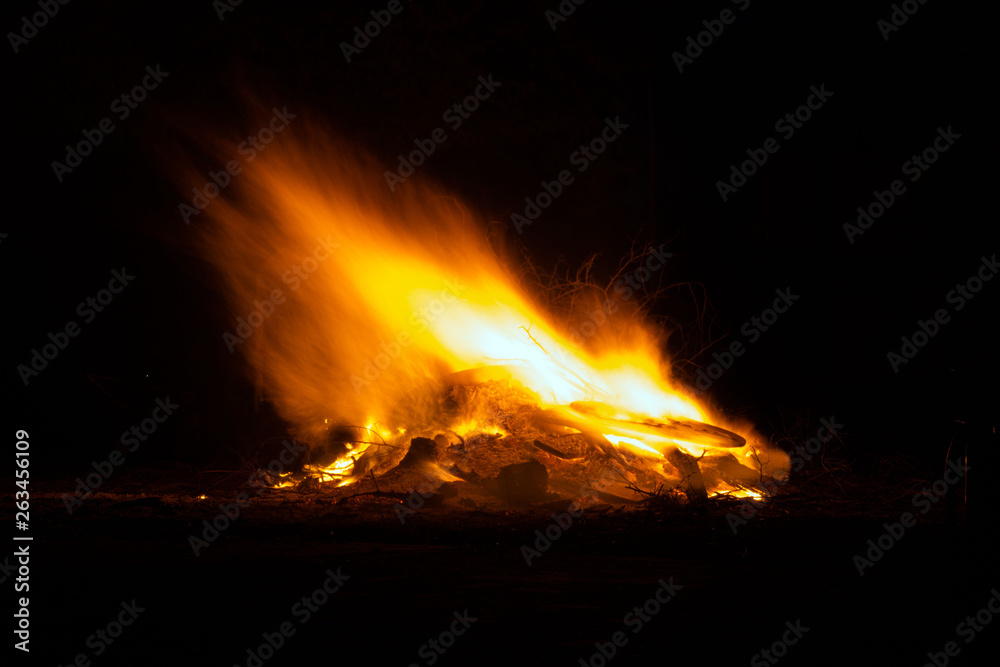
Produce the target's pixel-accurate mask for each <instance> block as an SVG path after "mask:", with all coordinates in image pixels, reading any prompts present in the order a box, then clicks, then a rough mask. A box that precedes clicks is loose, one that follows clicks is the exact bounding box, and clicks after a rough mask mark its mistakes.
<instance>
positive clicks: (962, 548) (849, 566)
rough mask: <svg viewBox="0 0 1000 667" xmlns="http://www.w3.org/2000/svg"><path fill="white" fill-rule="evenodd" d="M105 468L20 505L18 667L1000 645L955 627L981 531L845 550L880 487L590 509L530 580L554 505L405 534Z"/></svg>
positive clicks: (978, 568)
mask: <svg viewBox="0 0 1000 667" xmlns="http://www.w3.org/2000/svg"><path fill="white" fill-rule="evenodd" d="M124 473H125V471H122V475H121V478H120V479H117V478H116V480H115V482H116V484H115V485H111V484H110V482H109V489H108V490H102V492H101V493H99V494H97V495H96V496H94V497H92V498H90V499H88V500H86V501H85V502H84V503H83V504H82V506H79V507H75V508H74V511H73V514H72V515H70V514H68V513H67V511H66V508H65V504H64V502H63V500H62V499H61V498H60V496H61V494H62V493H63V492H65V491H68V490H69V489H71V488H72V481H71V480H61V481H58V482H56V481H53V482H48V483H45V484H38V485H37V487H36V488H35V490H34V491H33V496H32V499H33V508H32V509H33V511H32V515H33V520H34V525H33V532H34V534H35V535H36V537H35V541H34V542H33V543H32V545H31V549H32V554H33V556H34V558H33V560H32V577H33V579H32V593H33V599H32V607H31V609H32V619H33V623H34V624H35V625H34V628H35V632H34V634H33V637H32V640H33V641H32V646H33V649H34V650H33V656H32V657H33V658H40V657H41V655H40V654H44V655H45V656H46V657H47V658H48V659H49V660H48V662H46V664H60V665H68V664H71V663H72V661H73V660H74V659H75V657H76V656H77V655H78V654H79V653H84V654H86V655H87V657H88V658H89V659H91V660H92V664H95V665H97V664H100V665H108V664H143V665H247V664H248V659H249V658H248V654H247V650H248V648H253V649H256V647H258V646H259V645H260V644H261V642H262V639H261V637H262V633H273V632H275V631H276V630H278V629H279V627H280V626H281V625H282V623H285V622H290V623H291V627H293V628H294V630H295V632H294V634H293V635H292V636H291V637H290V638H288V639H287V641H286V642H284V644H283V646H282V647H281V648H280V649H279V650H278V651H277V653H276V654H275V655H274V656H273V657H271V658H270V659H268V660H266V661H264V663H263V664H266V665H279V664H280V665H286V664H287V665H300V664H370V665H389V664H397V665H408V664H414V663H415V664H420V665H429V664H432V659H433V663H435V664H441V665H449V664H450V665H494V664H496V665H505V664H516V665H522V664H523V665H555V664H565V665H579V664H580V662H579V661H580V659H581V658H582V659H583V660H584V661H590V659H591V656H592V655H593V654H594V653H595V650H596V648H595V643H597V642H601V643H607V642H609V641H612V638H613V636H614V635H615V633H616V632H619V631H621V632H623V633H624V635H623V636H624V638H625V639H626V641H625V642H624V646H623V647H621V648H618V649H617V650H616V655H615V657H614V658H613V659H612V661H611V662H612V663H613V664H642V665H652V664H656V665H661V664H705V665H736V664H768V663H767V662H766V661H765V662H761V661H760V659H758V661H757V662H751V661H752V660H753V659H754V656H755V654H757V653H758V652H759V651H761V650H762V649H764V648H767V647H769V646H770V645H771V644H773V643H774V642H776V641H778V642H780V640H781V638H782V635H783V633H785V631H786V629H787V628H786V622H791V623H792V624H793V625H794V624H795V623H796V622H800V625H801V626H802V627H806V628H808V630H807V631H805V634H804V635H803V636H802V638H801V640H798V641H797V642H796V644H795V645H793V646H790V647H789V648H788V651H787V655H786V656H785V657H784V658H783V659H782V660H781V664H786V665H791V664H803V665H867V664H872V665H875V664H881V665H922V664H924V662H925V661H926V660H927V659H928V658H927V655H926V654H927V652H928V651H932V652H936V651H942V650H944V646H945V644H946V642H948V641H955V642H957V644H958V646H959V648H960V655H959V658H958V659H957V660H956V659H953V660H952V664H975V665H980V664H990V663H991V662H992V660H991V659H987V657H986V656H987V655H989V654H988V648H989V647H988V644H989V643H991V641H992V639H993V637H992V636H993V635H996V634H997V633H998V632H1000V628H998V627H995V626H993V627H990V626H986V627H984V628H983V630H982V632H981V633H978V634H977V635H976V636H975V638H974V639H973V641H972V643H968V644H967V643H966V642H965V641H964V638H963V637H962V636H959V635H958V634H956V626H957V625H958V624H959V623H960V622H961V621H962V620H963V619H964V618H965V617H966V616H967V615H969V614H973V615H974V614H975V613H976V612H977V611H979V610H980V609H982V608H983V607H985V606H986V603H987V601H988V599H989V598H990V596H991V590H992V589H993V588H994V587H997V586H1000V578H998V577H997V576H996V575H997V567H996V563H997V562H998V555H1000V549H998V542H997V540H996V539H995V532H991V530H992V529H991V528H989V522H988V521H987V520H985V519H984V520H983V521H979V519H978V518H977V517H976V516H972V515H969V516H966V515H965V514H964V513H960V514H959V520H958V522H957V523H958V525H954V524H952V523H950V522H949V521H947V520H946V516H945V513H944V511H943V508H941V507H940V506H941V505H943V503H938V504H937V506H936V507H935V509H933V510H931V511H930V512H929V513H928V514H927V515H925V516H921V517H920V519H919V521H918V523H917V525H916V526H914V527H912V528H908V529H905V531H904V533H903V535H902V536H901V537H900V538H899V539H898V540H895V541H894V542H895V543H894V544H893V546H891V548H890V549H889V550H888V552H887V553H886V554H885V555H884V556H883V557H881V559H880V560H879V561H878V562H875V563H874V564H873V565H872V566H871V567H868V568H866V569H865V571H864V576H859V573H858V569H857V566H856V565H855V563H854V562H853V560H852V559H853V557H854V556H855V555H859V554H863V553H864V552H865V551H866V550H867V549H868V545H867V542H868V540H869V539H875V540H877V539H878V538H879V536H880V535H881V534H882V533H883V532H884V528H883V524H884V523H885V522H887V521H889V522H897V521H898V520H899V518H900V515H901V514H902V513H903V512H905V511H914V509H915V508H914V506H913V505H912V502H911V497H910V496H907V497H905V498H900V499H896V500H894V501H885V500H882V499H879V498H878V490H877V489H869V493H867V497H865V495H866V494H853V495H850V494H849V495H848V496H847V497H841V498H836V497H835V496H834V495H832V494H827V493H824V494H819V493H813V494H811V495H810V494H805V493H803V492H802V491H800V490H798V489H795V488H792V487H791V486H789V487H788V488H786V489H782V492H783V493H782V495H779V496H777V497H775V498H774V499H773V500H772V501H771V502H770V503H769V504H768V505H767V506H766V507H764V508H763V509H761V510H760V511H759V512H758V513H757V515H756V516H753V517H750V518H749V519H748V520H747V522H746V523H745V524H743V525H739V526H737V527H736V530H735V531H734V530H732V529H731V526H730V524H731V522H732V519H731V517H730V518H729V519H727V514H730V513H738V512H739V505H737V504H735V503H725V502H721V503H720V502H715V503H713V502H710V503H709V504H708V505H706V506H703V507H698V508H695V507H690V506H687V507H683V506H669V505H664V506H662V507H661V508H659V509H658V510H657V511H650V510H648V509H642V508H638V507H616V506H610V505H607V504H595V505H593V506H591V507H587V508H584V509H582V510H581V511H580V512H579V514H580V515H579V516H578V517H576V518H574V519H573V520H572V524H570V525H569V526H568V527H567V528H565V530H563V531H562V534H561V535H559V536H558V537H557V539H555V540H554V541H553V542H552V543H551V545H550V546H549V547H548V548H547V549H545V550H542V551H539V552H538V555H535V556H534V557H533V558H532V559H531V560H532V562H531V564H530V566H529V564H528V563H527V562H526V558H525V556H524V552H523V550H522V546H523V545H531V544H533V543H534V542H535V540H536V539H537V534H536V533H535V531H536V530H544V529H545V528H546V527H547V526H549V525H550V524H552V519H551V514H552V513H553V512H558V510H559V508H562V507H565V506H566V504H567V503H566V501H561V503H560V502H556V503H553V504H549V505H545V506H544V507H521V508H510V507H505V506H504V503H502V502H501V501H499V500H495V499H494V500H493V501H492V502H489V503H487V504H486V506H485V507H483V506H482V505H476V503H475V502H471V501H470V500H469V499H468V498H465V499H463V495H462V494H458V495H456V496H454V497H452V498H449V499H446V500H442V499H441V498H434V499H432V500H430V501H428V504H427V505H426V506H424V507H422V508H420V509H419V510H417V511H416V512H415V513H413V514H407V515H406V516H405V517H404V518H405V521H401V520H400V513H399V511H398V508H399V507H400V506H399V503H400V500H398V499H397V498H395V497H392V496H390V495H365V496H358V497H355V498H347V499H346V500H345V499H344V498H346V496H347V495H348V493H347V492H345V491H343V490H341V491H339V492H336V493H316V494H300V493H295V492H291V491H271V490H268V491H264V492H262V493H259V494H257V492H256V491H255V490H254V489H252V488H248V487H245V486H243V481H244V480H245V477H246V476H245V475H242V474H230V475H227V474H224V473H195V472H192V471H189V470H181V469H160V470H137V471H135V473H134V474H132V475H129V476H126V475H125V474H124ZM138 480H143V482H142V484H141V485H139V484H138ZM849 488H853V487H849ZM241 491H243V492H248V493H249V495H250V497H251V498H252V500H251V501H250V502H249V504H248V506H247V507H246V508H245V509H244V510H243V512H242V515H241V516H240V517H239V518H238V519H236V520H234V521H233V522H232V524H231V525H230V526H229V527H228V528H227V529H225V530H223V531H222V532H221V534H220V536H219V537H218V538H217V539H215V540H214V541H208V543H207V545H206V546H202V547H201V548H200V549H199V552H200V553H199V555H198V556H196V555H195V553H194V549H193V548H192V546H191V544H190V540H189V538H190V536H192V535H195V534H198V535H200V534H201V533H202V531H203V529H204V525H203V524H202V521H203V520H205V519H208V520H212V519H213V518H214V517H215V516H216V515H218V513H219V505H220V504H225V503H231V502H233V501H234V500H235V499H236V498H237V497H238V494H239V493H240V492H241ZM383 491H386V489H385V488H383ZM202 494H204V495H206V497H205V498H204V499H199V498H198V496H199V495H202ZM855 496H856V497H855ZM430 505H433V506H430ZM550 532H552V533H553V534H555V533H556V531H555V529H550ZM885 539H887V538H885ZM536 546H537V545H536ZM542 546H544V544H542ZM327 570H332V572H334V573H337V572H339V573H340V574H342V575H346V576H347V577H349V579H344V580H342V587H341V588H340V590H339V591H337V592H336V593H335V594H333V595H332V596H330V597H329V599H328V600H327V601H326V602H325V604H321V605H317V610H316V611H315V612H310V617H309V618H308V620H306V618H305V614H304V612H303V611H302V607H299V608H298V609H297V610H296V609H295V605H296V603H297V602H299V601H300V600H301V599H302V597H303V596H309V595H312V594H313V592H314V591H315V590H316V589H317V588H320V587H322V585H323V583H324V580H325V579H327V577H328V575H327V574H326V572H327ZM661 579H663V580H666V581H667V582H668V583H669V582H670V581H671V580H672V582H673V584H675V585H676V586H679V587H680V588H677V589H675V595H674V597H673V598H672V599H670V601H669V602H668V603H666V604H665V605H663V606H662V607H661V608H660V609H659V611H658V612H655V613H653V614H651V615H650V616H648V621H642V624H641V628H640V627H639V621H638V620H636V617H634V616H633V617H631V618H629V619H628V620H626V615H627V614H628V613H629V612H630V611H631V610H632V609H633V608H634V607H636V606H642V605H644V604H646V603H647V601H649V600H650V599H651V598H652V597H653V596H654V594H655V593H656V591H657V589H658V588H659V587H660V583H658V582H660V580H661ZM36 591H37V592H36ZM662 595H664V594H663V593H661V596H662ZM321 597H322V596H321ZM321 597H320V599H321ZM133 599H134V600H135V601H136V604H137V605H138V606H139V607H141V608H142V609H144V611H142V612H140V613H139V616H138V618H137V620H136V621H135V622H134V623H133V624H132V625H131V626H130V627H128V628H125V631H124V632H123V634H122V635H121V636H120V638H119V639H118V640H116V641H114V643H113V644H111V645H110V646H107V647H106V650H104V651H103V652H102V654H101V655H100V656H97V655H95V653H96V650H97V648H98V647H99V646H100V644H99V642H98V641H95V640H91V642H90V646H89V647H88V645H87V643H88V637H89V636H90V635H91V634H92V633H94V632H95V631H96V630H98V629H100V628H103V627H105V626H106V625H107V624H108V623H109V622H111V621H113V620H114V619H115V617H116V616H117V615H118V613H119V612H120V610H121V603H122V602H126V603H128V602H131V601H132V600H133ZM67 601H71V602H70V603H67ZM994 604H996V603H994ZM656 607H657V605H654V604H652V603H650V606H649V608H650V609H655V608H656ZM466 610H468V615H469V616H471V617H473V618H475V619H476V620H475V621H474V622H472V623H471V625H470V627H469V629H468V630H467V631H466V632H464V633H463V634H462V636H459V637H457V638H456V640H455V642H454V645H452V646H451V647H450V648H448V649H447V650H446V651H445V652H444V654H443V655H441V656H440V658H439V659H438V656H436V655H435V653H434V652H433V650H431V649H430V648H429V647H428V648H424V650H423V652H422V653H421V647H422V646H423V645H424V644H426V643H427V642H429V641H430V640H431V639H435V638H437V637H439V635H440V634H441V633H442V632H444V631H446V630H448V629H449V626H450V625H451V624H452V621H454V620H455V617H454V615H453V614H454V613H455V612H457V613H458V614H459V615H461V614H462V613H464V612H466ZM303 621H305V622H303ZM286 627H287V626H286ZM458 627H460V626H456V628H458ZM787 636H789V637H792V635H787ZM621 637H622V636H619V638H621ZM444 642H445V643H450V642H449V641H448V637H445V638H444ZM154 649H155V650H154ZM777 650H778V652H779V653H784V651H783V650H782V649H781V647H779V648H778V649H777ZM977 650H978V651H979V652H980V653H982V655H978V656H977V655H976V652H977ZM36 651H37V653H35V652H36ZM265 655H266V651H265ZM39 664H41V663H39ZM249 664H250V665H256V664H257V663H256V662H254V661H252V660H251V661H250V663H249ZM591 664H595V665H600V664H603V663H602V661H601V659H600V658H595V659H594V660H593V661H592V662H591Z"/></svg>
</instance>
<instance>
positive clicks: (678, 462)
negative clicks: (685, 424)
mask: <svg viewBox="0 0 1000 667" xmlns="http://www.w3.org/2000/svg"><path fill="white" fill-rule="evenodd" d="M663 455H664V456H665V457H666V459H667V460H668V461H670V463H671V465H673V466H674V467H675V468H677V470H678V472H680V474H681V480H682V482H683V483H685V486H686V488H685V489H684V491H685V493H686V494H687V496H688V498H689V499H691V500H693V501H696V502H700V501H704V500H708V489H706V488H705V478H704V477H702V474H701V468H699V467H698V459H696V458H695V457H693V456H691V455H690V454H688V453H687V452H685V451H683V450H682V449H681V448H680V447H667V448H666V449H665V450H664V452H663Z"/></svg>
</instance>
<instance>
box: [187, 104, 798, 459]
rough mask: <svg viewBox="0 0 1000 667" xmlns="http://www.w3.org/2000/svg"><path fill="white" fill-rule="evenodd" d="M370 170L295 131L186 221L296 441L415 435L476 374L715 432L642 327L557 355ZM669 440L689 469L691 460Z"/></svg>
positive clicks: (474, 234)
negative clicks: (346, 429)
mask: <svg viewBox="0 0 1000 667" xmlns="http://www.w3.org/2000/svg"><path fill="white" fill-rule="evenodd" d="M235 153H236V151H235V150H234V151H233V152H232V154H230V155H229V158H231V157H233V155H234V154H235ZM382 171H383V169H382V167H381V166H380V165H378V164H376V163H374V162H373V161H372V160H371V159H370V158H368V157H366V156H364V155H362V154H359V152H357V151H356V150H353V149H351V148H349V147H348V146H346V145H345V144H343V143H340V142H339V141H336V140H334V139H332V138H330V136H329V135H328V134H326V133H324V132H321V131H317V130H316V129H315V128H312V127H310V126H309V125H308V124H306V123H305V122H304V121H303V122H300V123H298V124H297V125H296V126H295V127H293V128H291V130H290V131H286V132H284V133H283V134H282V135H280V136H278V137H277V138H276V139H275V140H274V141H273V143H271V144H270V145H268V146H267V148H266V150H264V151H262V152H260V153H259V154H257V155H256V156H255V159H254V160H253V161H252V162H247V163H244V164H243V165H242V171H241V173H239V174H238V175H236V176H234V177H233V179H232V182H231V183H230V184H229V186H228V188H227V189H226V190H225V192H224V193H222V194H221V195H220V196H218V197H216V198H215V199H213V200H212V201H211V202H209V204H208V206H206V207H205V209H204V211H203V212H202V213H201V214H200V215H199V216H197V217H195V218H193V219H192V221H191V226H190V228H191V231H194V232H195V233H197V234H200V235H201V236H202V238H203V240H204V249H205V253H206V256H207V258H208V259H209V260H210V261H211V262H212V263H213V264H214V265H215V266H216V267H217V268H218V269H219V273H220V275H221V276H222V278H223V280H224V281H225V284H226V286H227V288H228V289H227V294H228V296H229V306H230V309H231V313H232V318H233V322H234V323H233V328H232V329H231V330H230V331H228V332H225V342H226V344H227V345H228V346H229V347H231V348H234V349H238V350H239V351H240V352H242V353H243V354H244V355H245V356H246V359H247V360H248V362H249V365H250V366H251V367H252V369H254V371H255V372H256V373H257V374H258V376H259V378H260V379H261V380H262V383H263V386H264V387H265V388H266V390H267V392H268V395H269V397H270V398H271V399H272V400H273V401H274V403H275V405H276V407H277V409H278V411H279V412H280V414H281V415H282V416H283V417H284V418H285V419H287V420H288V421H290V422H291V423H293V424H296V425H298V427H299V428H301V429H303V430H304V431H306V432H316V431H318V430H319V429H322V428H324V425H325V424H328V423H331V421H335V422H342V423H347V424H367V425H369V426H371V427H372V428H373V429H376V430H379V429H381V430H382V431H384V433H383V434H382V437H385V436H391V435H393V434H396V433H401V432H402V429H409V431H410V432H416V431H419V430H420V429H421V428H425V427H429V426H431V425H432V424H431V422H432V419H433V416H434V415H436V414H438V407H439V403H440V397H441V394H442V391H443V390H444V388H445V386H446V383H447V381H448V380H447V378H448V376H449V375H450V374H453V373H456V372H459V371H468V370H469V369H489V370H480V371H479V373H480V374H481V375H480V377H491V373H494V372H496V373H500V374H509V376H510V377H512V378H514V379H515V380H517V381H519V382H520V383H521V384H523V386H524V387H525V388H527V389H528V390H530V391H531V392H533V393H534V394H535V395H536V396H537V401H538V403H539V405H540V407H541V408H545V409H548V408H556V407H557V406H560V407H561V408H562V409H565V406H568V405H569V404H570V403H573V402H593V403H597V404H600V405H602V406H606V408H607V409H610V410H611V411H612V412H615V413H617V417H618V418H621V419H632V418H637V417H639V418H645V419H654V420H655V419H664V418H686V419H690V420H696V421H698V422H710V423H714V424H717V425H720V426H725V424H723V423H721V420H720V419H719V418H718V416H717V415H716V414H715V413H714V412H713V411H712V409H711V408H710V406H708V405H705V404H703V403H699V402H698V401H697V400H695V398H693V397H692V396H691V395H689V394H687V393H686V392H684V391H682V390H679V389H678V388H677V387H675V386H673V385H672V384H671V381H670V378H669V366H668V365H667V364H666V363H665V360H664V359H662V358H661V354H660V351H659V349H658V348H657V345H656V343H655V341H656V336H655V332H654V331H652V330H651V329H649V328H648V327H647V326H646V325H645V324H643V323H642V322H641V321H638V320H636V319H635V318H629V317H627V316H625V315H622V316H621V317H618V318H616V321H615V322H614V323H613V325H612V326H613V327H615V328H616V329H617V330H618V331H619V332H621V331H623V330H624V331H627V332H628V336H620V335H619V336H616V337H615V340H616V341H621V340H623V339H624V340H627V341H628V342H627V343H625V344H622V343H620V342H619V343H617V344H616V345H615V346H614V347H609V346H607V345H604V346H602V345H600V341H601V340H604V338H603V337H595V338H594V339H593V340H592V341H588V344H587V349H582V348H581V347H580V346H577V345H574V344H573V343H572V342H571V341H570V339H569V337H568V336H567V335H566V334H565V330H564V329H563V328H562V326H561V323H559V322H555V321H553V319H552V318H551V317H550V316H549V315H547V314H546V313H545V312H541V311H540V310H539V309H538V308H536V307H534V306H533V305H532V303H531V300H530V299H529V298H527V297H526V296H525V295H524V294H523V293H522V292H521V291H520V290H519V289H518V288H517V287H516V285H515V281H513V280H512V279H511V277H510V275H509V273H508V271H507V269H506V268H505V267H506V266H508V264H507V263H506V262H505V261H504V260H503V259H501V258H499V257H498V256H497V254H496V252H495V251H494V249H493V248H492V247H491V246H490V244H489V243H488V242H487V241H486V235H485V230H484V228H483V227H482V226H481V225H479V224H477V222H476V220H474V219H473V217H472V215H471V214H470V213H469V212H468V209H467V208H465V207H464V206H463V205H461V204H460V203H459V202H458V201H457V200H456V199H455V198H454V197H451V196H448V195H446V194H443V193H442V192H440V191H438V190H437V189H435V188H434V187H432V186H431V185H428V184H426V181H425V180H421V177H422V175H417V176H416V177H413V178H411V179H410V180H409V181H408V182H407V183H406V184H404V185H402V186H398V187H396V188H395V192H390V191H389V190H388V188H387V187H386V184H385V181H384V179H383V178H382ZM190 185H195V186H197V185H199V183H197V182H195V183H192V184H189V187H190ZM188 191H189V192H190V190H188ZM220 333H222V332H220ZM234 337H235V338H234ZM221 345H222V343H220V346H221ZM220 349H221V347H220ZM577 418H581V416H580V415H579V414H577ZM582 418H586V417H585V416H584V417H582ZM478 426H479V427H480V428H494V429H496V428H497V426H496V425H495V424H494V425H490V424H487V423H485V422H480V423H479V424H478ZM728 426H730V427H732V425H728ZM450 427H451V428H463V427H464V428H472V425H471V424H465V425H459V424H452V425H450ZM734 430H738V431H739V432H740V433H741V434H742V435H744V437H746V438H747V440H748V444H747V446H746V447H745V448H743V450H738V451H737V452H736V453H737V455H738V456H739V455H743V456H749V453H750V452H751V451H753V450H754V448H756V447H759V446H760V444H759V443H758V442H757V438H756V435H755V434H754V433H753V432H752V430H751V429H748V428H747V427H737V428H735V429H734ZM608 439H609V441H611V442H612V443H614V444H615V445H616V446H625V447H632V448H634V449H635V450H636V451H639V452H642V453H644V454H646V455H649V456H652V457H656V456H659V455H660V454H659V450H660V448H661V445H662V443H663V442H669V441H670V439H669V438H659V437H657V436H656V435H655V434H653V435H650V433H649V432H648V429H647V432H632V431H628V430H619V431H616V432H615V433H612V434H610V435H609V437H608ZM675 444H677V445H679V446H681V447H685V448H686V449H688V451H690V452H691V453H693V454H695V455H698V454H700V453H701V452H703V451H704V450H705V448H706V446H705V445H704V443H698V442H684V441H680V442H675ZM348 461H349V459H347V458H345V459H344V460H342V461H340V462H339V463H338V465H339V466H340V468H339V469H338V470H339V473H338V474H347V473H346V472H345V471H346V468H347V467H349V466H347V462H348ZM779 467H780V466H779Z"/></svg>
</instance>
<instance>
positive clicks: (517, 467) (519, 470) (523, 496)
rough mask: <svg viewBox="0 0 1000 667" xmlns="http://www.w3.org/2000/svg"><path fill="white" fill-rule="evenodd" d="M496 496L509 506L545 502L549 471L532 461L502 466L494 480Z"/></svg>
mask: <svg viewBox="0 0 1000 667" xmlns="http://www.w3.org/2000/svg"><path fill="white" fill-rule="evenodd" d="M496 489H497V495H498V496H500V497H501V498H504V499H506V500H507V501H508V502H509V503H510V504H511V505H527V504H530V503H534V502H538V501H540V500H545V499H546V498H547V497H548V492H549V471H548V470H547V469H546V468H545V466H543V465H542V464H541V463H539V462H538V461H537V460H535V459H532V460H530V461H527V462H525V463H515V464H513V465H509V466H504V467H503V468H502V469H501V470H500V474H499V475H497V479H496Z"/></svg>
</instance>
